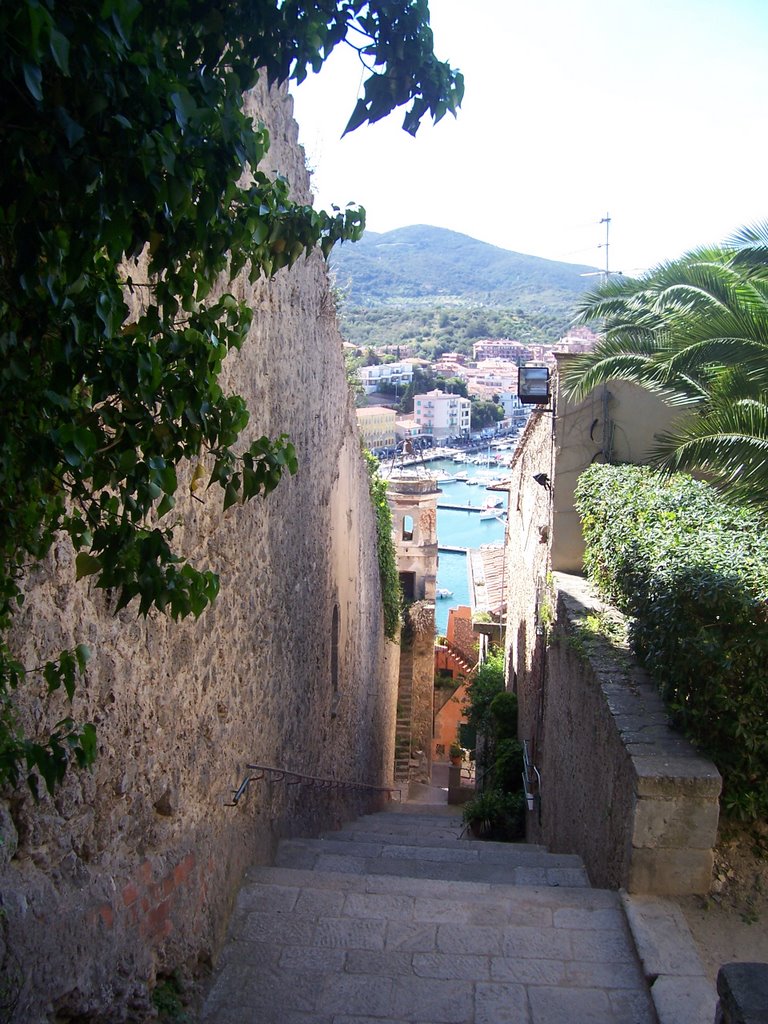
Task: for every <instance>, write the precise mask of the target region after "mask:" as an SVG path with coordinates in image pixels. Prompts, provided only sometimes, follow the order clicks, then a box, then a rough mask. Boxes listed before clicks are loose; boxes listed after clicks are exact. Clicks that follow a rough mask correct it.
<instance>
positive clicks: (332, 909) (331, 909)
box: [293, 889, 349, 917]
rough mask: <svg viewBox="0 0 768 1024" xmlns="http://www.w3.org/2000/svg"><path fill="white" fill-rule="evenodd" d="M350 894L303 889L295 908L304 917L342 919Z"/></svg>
mask: <svg viewBox="0 0 768 1024" xmlns="http://www.w3.org/2000/svg"><path fill="white" fill-rule="evenodd" d="M347 899H349V893H345V892H340V891H333V890H332V891H330V892H328V891H325V890H317V889H301V890H300V891H299V895H298V897H297V899H296V905H295V907H294V908H293V909H294V912H295V913H296V914H301V915H302V916H303V917H341V915H342V912H343V909H344V903H345V902H346V900H347Z"/></svg>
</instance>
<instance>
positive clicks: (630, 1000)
mask: <svg viewBox="0 0 768 1024" xmlns="http://www.w3.org/2000/svg"><path fill="white" fill-rule="evenodd" d="M608 1002H609V1003H610V1004H611V1009H612V1010H613V1015H614V1019H615V1020H617V1021H620V1022H621V1024H660V1022H659V1021H658V1019H657V1017H656V1013H655V1010H654V1005H653V1001H652V1000H651V997H650V995H649V993H648V992H647V991H646V990H645V988H644V987H643V988H637V987H635V988H634V989H625V990H623V991H622V990H620V989H617V990H614V991H611V990H608ZM714 1019H715V1018H714V1013H713V1016H712V1018H711V1019H710V1018H709V1017H702V1018H701V1021H700V1022H699V1024H714ZM677 1024H683V1022H682V1021H678V1022H677Z"/></svg>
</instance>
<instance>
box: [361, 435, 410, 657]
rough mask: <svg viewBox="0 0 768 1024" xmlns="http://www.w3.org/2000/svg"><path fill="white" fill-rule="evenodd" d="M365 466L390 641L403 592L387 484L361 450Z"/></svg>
mask: <svg viewBox="0 0 768 1024" xmlns="http://www.w3.org/2000/svg"><path fill="white" fill-rule="evenodd" d="M363 455H364V456H365V463H366V466H367V467H368V478H369V481H370V492H371V503H372V504H373V508H374V511H375V513H376V542H377V547H378V555H379V579H380V580H381V596H382V600H383V602H384V633H385V634H386V636H387V637H388V638H389V639H390V640H396V639H397V630H398V627H399V626H400V613H401V611H402V608H403V592H402V590H401V589H400V574H399V573H398V571H397V553H396V552H395V542H394V540H393V537H392V511H391V509H390V507H389V502H388V501H387V484H386V481H384V480H383V479H382V478H381V477H380V476H379V473H378V467H379V462H378V459H375V458H374V457H373V455H371V453H370V452H368V451H365V450H364V451H363Z"/></svg>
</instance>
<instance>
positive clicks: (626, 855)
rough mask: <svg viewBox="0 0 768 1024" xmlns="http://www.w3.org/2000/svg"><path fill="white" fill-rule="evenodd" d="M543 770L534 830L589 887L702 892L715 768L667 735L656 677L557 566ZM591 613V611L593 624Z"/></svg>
mask: <svg viewBox="0 0 768 1024" xmlns="http://www.w3.org/2000/svg"><path fill="white" fill-rule="evenodd" d="M554 586H555V589H556V591H557V622H556V626H555V629H554V632H553V636H552V642H551V643H550V645H549V648H548V650H547V673H546V688H545V695H544V714H543V735H544V742H543V743H542V744H541V749H540V757H541V760H540V765H539V767H540V769H541V772H542V778H543V780H544V781H543V784H542V795H541V819H542V835H543V839H544V842H545V843H546V844H547V845H548V846H549V848H550V849H551V850H553V851H554V852H560V853H562V852H568V853H579V854H580V855H581V856H582V858H583V859H584V862H585V864H586V866H587V870H588V872H589V876H590V879H591V881H592V883H593V884H594V885H598V886H600V887H602V888H614V889H616V888H624V889H626V890H627V891H628V892H630V893H651V894H655V895H659V896H668V895H676V894H677V895H687V894H691V893H705V892H707V891H708V890H709V886H710V882H711V875H712V863H713V852H712V851H713V847H714V844H715V840H716V836H717V822H718V814H719V804H718V797H719V795H720V788H721V779H720V775H719V773H718V771H717V769H716V768H715V766H714V765H713V764H712V762H711V761H709V760H707V759H706V758H704V757H701V756H699V755H698V754H697V753H696V752H695V751H694V749H693V748H692V747H691V745H690V743H688V741H687V740H685V739H684V738H683V737H682V736H681V735H680V734H679V733H676V732H674V731H673V730H672V728H671V726H670V721H669V717H668V715H667V713H666V711H665V708H664V705H663V702H662V700H661V697H660V696H659V693H658V690H657V688H656V686H655V685H654V683H653V681H652V680H651V679H650V678H649V677H648V676H647V674H646V673H645V672H643V670H642V669H640V667H639V666H638V665H637V664H636V663H635V661H634V659H633V658H632V657H631V656H630V655H629V653H628V652H627V651H625V650H623V649H622V648H617V647H616V646H615V645H613V644H612V643H611V642H610V641H609V640H607V639H605V638H603V637H601V634H600V631H599V629H595V628H592V627H591V626H590V621H591V622H593V623H594V622H599V621H600V619H599V614H602V615H603V616H605V615H606V614H610V615H613V616H615V617H616V618H619V617H620V616H619V613H618V612H615V611H613V610H608V609H606V606H605V605H604V604H603V603H602V602H601V601H600V600H599V599H598V598H597V597H596V595H595V594H594V592H593V590H592V588H591V586H590V584H589V583H587V582H586V581H585V580H584V579H582V578H581V577H576V576H568V575H565V574H562V573H556V574H555V577H554ZM589 616H592V618H591V620H590V619H589Z"/></svg>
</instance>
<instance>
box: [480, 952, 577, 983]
mask: <svg viewBox="0 0 768 1024" xmlns="http://www.w3.org/2000/svg"><path fill="white" fill-rule="evenodd" d="M491 979H492V980H493V981H506V982H518V983H519V984H521V985H560V984H561V983H563V982H565V980H566V964H565V963H564V962H563V961H562V960H537V959H532V958H528V957H505V956H494V957H492V958H491Z"/></svg>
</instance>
